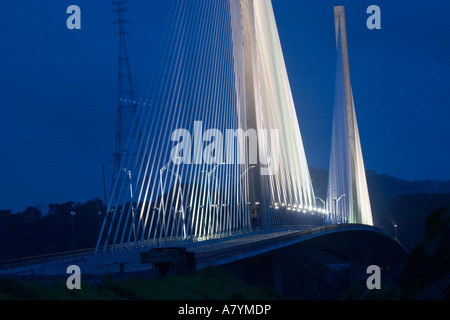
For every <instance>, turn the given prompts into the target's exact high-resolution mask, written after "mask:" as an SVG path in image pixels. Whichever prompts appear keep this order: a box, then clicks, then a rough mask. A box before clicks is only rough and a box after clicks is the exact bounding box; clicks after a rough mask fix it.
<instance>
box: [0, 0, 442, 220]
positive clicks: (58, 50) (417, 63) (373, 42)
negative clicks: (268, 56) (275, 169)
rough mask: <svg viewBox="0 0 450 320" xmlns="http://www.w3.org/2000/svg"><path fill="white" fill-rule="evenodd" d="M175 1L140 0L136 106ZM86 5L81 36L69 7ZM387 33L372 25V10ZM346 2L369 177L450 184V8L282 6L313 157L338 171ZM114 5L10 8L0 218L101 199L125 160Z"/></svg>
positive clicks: (5, 10) (133, 38)
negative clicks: (105, 167)
mask: <svg viewBox="0 0 450 320" xmlns="http://www.w3.org/2000/svg"><path fill="white" fill-rule="evenodd" d="M169 2H170V1H166V0H154V1H143V0H130V1H129V3H128V5H127V7H128V9H129V11H128V12H127V13H126V17H127V19H129V20H130V21H131V23H130V24H128V26H127V29H128V31H129V32H130V34H129V35H128V38H127V42H128V53H129V56H130V63H131V69H132V73H133V80H134V85H135V91H136V96H137V99H139V98H140V97H142V96H145V93H146V90H145V88H146V85H147V83H148V82H149V81H150V80H152V74H153V70H154V68H155V66H157V64H158V61H157V60H156V57H157V56H158V52H159V47H160V46H161V44H162V43H163V41H164V39H163V34H164V28H165V27H166V22H167V17H168V15H169V11H170V5H169ZM71 4H75V5H78V6H79V7H80V8H81V16H82V20H81V24H82V29H81V30H68V29H67V27H66V19H67V18H68V16H69V15H68V14H66V9H67V7H68V6H69V5H71ZM371 4H376V5H378V6H379V7H380V8H381V27H382V29H381V30H369V29H367V27H366V20H367V18H368V16H369V15H368V14H366V9H367V7H368V6H369V5H371ZM334 5H344V6H345V10H346V20H347V33H348V41H349V58H350V73H351V81H352V86H353V93H354V100H355V107H356V113H357V117H358V125H359V131H360V136H361V143H362V150H363V156H364V161H365V166H366V169H367V170H374V171H376V172H377V173H385V174H389V175H392V176H395V177H398V178H401V179H405V180H425V179H438V180H449V179H450V166H449V159H450V151H449V150H450V148H449V141H450V129H449V120H450V112H449V107H450V103H449V101H450V90H449V88H450V81H449V78H448V77H449V75H450V59H449V57H450V42H449V38H450V22H449V21H448V14H449V12H450V3H449V2H447V1H442V0H431V1H430V0H427V1H381V0H376V1H366V0H364V1H356V0H354V1H339V2H336V1H328V0H323V1H292V0H273V6H274V10H275V16H276V19H277V23H278V30H279V33H280V37H281V43H282V47H283V51H284V55H285V60H286V65H287V69H288V73H289V77H290V81H291V88H292V91H293V95H294V101H295V103H296V108H297V112H298V117H299V122H300V129H301V133H302V137H303V142H304V145H305V151H306V156H307V160H308V163H309V165H310V166H312V167H315V168H323V169H327V168H328V161H329V154H330V142H331V123H332V116H333V101H334V96H333V95H334V81H335V63H336V48H335V38H334V37H335V34H334V18H333V6H334ZM112 10H113V5H112V4H111V1H109V0H108V1H106V0H89V1H88V0H71V1H65V0H64V1H63V0H40V1H35V0H20V1H12V0H8V1H4V2H3V7H2V10H1V11H0V21H1V22H0V23H1V28H0V37H1V40H2V50H1V53H0V55H1V60H0V61H1V62H0V63H1V68H0V99H1V100H0V101H1V105H0V106H1V107H0V150H1V157H0V169H1V172H2V173H1V180H0V181H1V182H0V209H12V210H13V212H16V211H20V210H23V209H25V207H27V206H35V205H38V204H39V203H41V204H43V205H44V206H46V205H47V204H49V203H61V202H65V201H80V202H84V201H87V200H90V199H93V198H95V197H99V198H102V197H103V184H102V164H103V163H105V162H107V161H108V160H110V159H111V157H112V153H113V152H114V141H115V140H114V139H115V124H116V111H117V55H118V38H117V37H116V36H114V32H116V31H117V30H116V27H117V25H115V24H113V23H112V21H113V20H115V19H116V16H115V14H114V13H113V12H112Z"/></svg>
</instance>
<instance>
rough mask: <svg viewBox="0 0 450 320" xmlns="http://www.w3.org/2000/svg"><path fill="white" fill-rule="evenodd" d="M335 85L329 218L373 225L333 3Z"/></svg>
mask: <svg viewBox="0 0 450 320" xmlns="http://www.w3.org/2000/svg"><path fill="white" fill-rule="evenodd" d="M334 20H335V31H336V50H337V66H336V87H335V101H334V116H333V132H332V143H331V156H330V169H329V177H328V192H327V206H328V211H329V212H330V213H329V216H328V219H327V222H328V223H330V224H334V223H362V224H367V225H372V224H373V222H372V210H371V206H370V197H369V191H368V188H367V181H366V173H365V169H364V161H363V157H362V150H361V142H360V137H359V131H358V124H357V121H356V112H355V103H354V100H353V91H352V87H351V82H350V68H349V59H348V47H347V31H346V24H345V12H344V7H343V6H335V7H334Z"/></svg>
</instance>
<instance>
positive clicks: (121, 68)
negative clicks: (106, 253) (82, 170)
mask: <svg viewBox="0 0 450 320" xmlns="http://www.w3.org/2000/svg"><path fill="white" fill-rule="evenodd" d="M127 2H128V1H125V0H121V1H113V2H112V3H113V4H114V5H115V6H116V9H114V10H113V12H115V13H117V20H116V21H114V22H113V23H115V24H117V25H118V32H116V33H115V35H118V36H119V56H118V97H117V116H116V137H115V139H116V140H115V151H114V156H113V159H112V167H111V168H109V169H110V172H108V173H109V174H111V175H112V179H111V180H110V181H108V182H109V183H108V186H106V183H107V182H106V181H105V177H104V184H105V185H104V189H105V201H108V200H107V199H106V198H108V199H110V198H111V197H117V196H118V195H117V193H115V194H114V193H112V190H113V186H114V182H115V180H116V178H117V176H118V173H119V172H120V171H121V170H122V165H121V163H122V160H123V157H124V154H125V153H126V152H127V143H128V139H129V138H130V135H131V131H132V125H133V121H134V118H135V117H136V112H137V103H136V97H135V92H134V87H133V79H132V76H131V68H130V61H129V58H128V50H127V41H126V35H127V34H129V32H127V31H126V30H125V24H126V23H128V22H129V20H125V17H124V12H127V11H128V9H126V8H125V7H124V6H125V4H126V3H127ZM105 165H106V164H105ZM105 165H104V166H103V171H104V172H103V174H104V175H105V174H107V173H106V172H105ZM119 176H120V177H122V175H120V174H119ZM123 178H125V177H122V179H123ZM107 188H108V190H106V189H107ZM106 194H108V197H107V196H106Z"/></svg>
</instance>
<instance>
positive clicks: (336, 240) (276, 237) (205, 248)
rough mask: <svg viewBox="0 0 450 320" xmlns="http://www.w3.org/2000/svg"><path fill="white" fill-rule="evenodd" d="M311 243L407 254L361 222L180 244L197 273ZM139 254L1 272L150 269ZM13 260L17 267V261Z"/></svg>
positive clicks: (76, 255)
mask: <svg viewBox="0 0 450 320" xmlns="http://www.w3.org/2000/svg"><path fill="white" fill-rule="evenodd" d="M298 244H306V245H310V246H313V247H315V248H317V249H321V250H324V251H328V252H329V253H331V254H333V255H336V256H338V257H341V258H343V259H347V260H348V259H350V260H351V259H352V257H357V256H361V255H364V256H365V257H366V260H367V259H368V260H369V261H371V262H372V263H373V264H377V265H379V266H391V265H393V264H397V263H400V262H401V261H403V260H404V259H405V258H406V256H407V254H408V252H407V250H406V249H405V248H404V247H403V246H402V245H401V244H400V243H399V242H398V241H397V240H396V239H394V238H392V237H391V236H389V235H387V234H386V233H384V232H383V231H382V230H380V229H378V228H375V227H371V226H367V225H358V224H339V225H327V226H320V227H311V226H299V227H289V228H285V229H269V230H261V231H255V232H251V233H245V234H241V235H236V236H231V237H227V238H219V239H212V240H206V241H198V242H190V243H187V242H180V243H179V246H182V247H185V248H186V249H187V250H188V251H190V252H194V253H195V257H196V266H197V269H201V268H204V267H208V266H214V265H222V264H226V263H229V262H234V261H238V260H242V259H246V258H250V257H254V256H257V255H260V254H263V253H268V252H271V251H274V250H277V249H282V248H286V247H289V246H292V245H298ZM148 250H149V248H142V249H140V250H123V251H117V252H115V253H111V252H106V253H101V254H98V255H97V256H94V255H93V249H87V250H82V251H78V252H73V253H70V252H69V253H65V254H61V255H60V256H58V255H50V256H48V257H46V256H41V257H37V258H36V257H35V258H33V259H29V260H26V259H24V260H23V261H20V260H17V261H11V262H10V263H6V264H1V263H0V275H1V274H16V275H26V274H33V275H39V274H43V275H51V274H66V269H67V266H69V265H71V264H77V265H79V266H80V268H81V270H82V272H83V273H86V274H101V273H106V272H112V273H115V272H119V265H124V266H125V272H133V271H143V270H148V269H149V266H148V265H142V264H141V263H140V252H143V251H148ZM12 262H14V263H12Z"/></svg>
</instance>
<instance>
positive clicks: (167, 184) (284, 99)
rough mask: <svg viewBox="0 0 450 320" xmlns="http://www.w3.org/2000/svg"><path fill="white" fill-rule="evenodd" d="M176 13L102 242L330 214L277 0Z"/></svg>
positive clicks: (240, 228)
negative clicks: (316, 181)
mask: <svg viewBox="0 0 450 320" xmlns="http://www.w3.org/2000/svg"><path fill="white" fill-rule="evenodd" d="M171 17H172V21H173V23H172V24H171V34H169V36H167V37H166V39H167V40H168V41H167V44H166V45H165V48H164V49H163V53H162V54H161V56H162V57H164V59H163V61H162V62H161V63H160V65H159V66H160V70H159V73H157V74H156V78H155V79H156V80H155V81H154V83H153V84H152V85H151V86H150V87H149V89H148V92H147V93H146V95H147V96H146V98H144V99H143V100H142V101H143V102H142V104H140V105H139V108H138V110H137V116H136V118H135V122H134V124H133V130H132V135H131V137H132V138H131V139H130V140H129V141H128V144H127V148H126V149H127V152H125V154H124V157H123V159H122V162H121V167H123V168H127V169H126V170H128V171H129V172H131V173H132V175H130V176H131V179H129V180H130V181H126V179H125V178H124V173H123V172H119V174H118V176H117V178H116V181H115V184H114V192H115V193H116V194H117V197H116V198H115V199H113V200H112V201H110V203H109V206H108V207H109V210H108V215H107V217H106V218H105V221H104V223H103V226H102V229H101V232H100V235H99V239H98V243H97V247H96V252H98V251H99V250H102V251H108V250H111V251H114V250H116V249H117V248H131V247H138V248H141V247H161V246H171V245H175V244H180V242H181V243H184V242H191V241H201V240H206V239H211V238H218V237H227V236H230V235H233V234H237V233H243V232H249V231H252V230H258V229H264V228H271V227H275V226H284V225H298V224H305V221H306V220H305V219H306V218H308V219H309V218H310V217H315V218H317V219H316V220H317V221H322V219H323V217H322V216H321V215H319V214H318V213H323V212H321V210H319V209H317V208H316V206H315V196H314V191H313V188H312V184H311V178H310V175H309V169H308V164H307V161H306V156H305V152H304V148H303V143H302V138H301V134H300V128H299V124H298V118H297V114H296V109H295V105H294V102H293V98H292V93H291V89H290V84H289V79H288V75H287V71H286V66H285V63H284V59H283V53H282V49H281V43H280V39H279V36H278V31H277V28H276V22H275V16H274V13H273V8H272V4H271V2H270V1H256V0H217V1H210V0H198V1H186V0H183V1H177V2H176V6H175V7H174V11H173V12H172V13H171ZM131 180H132V181H131ZM129 185H132V191H131V192H130V190H129V189H128V187H129ZM131 195H132V196H131ZM313 214H314V215H313ZM305 217H306V218H305ZM308 224H311V221H309V222H308ZM133 228H135V230H136V232H134V231H133V232H132V230H134V229H133ZM123 234H127V235H128V236H129V239H130V241H127V242H124V241H123V240H122V239H125V238H124V236H120V235H123ZM130 235H131V236H130Z"/></svg>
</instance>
